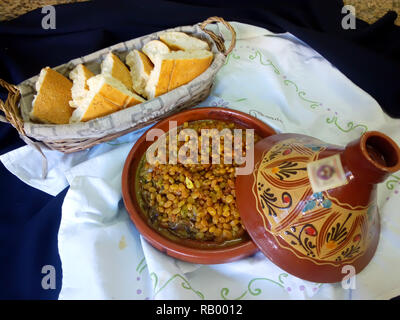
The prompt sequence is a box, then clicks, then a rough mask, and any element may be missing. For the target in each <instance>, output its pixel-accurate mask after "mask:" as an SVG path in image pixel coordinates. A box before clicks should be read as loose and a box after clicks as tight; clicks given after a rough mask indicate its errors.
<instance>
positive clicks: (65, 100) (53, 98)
mask: <svg viewBox="0 0 400 320" xmlns="http://www.w3.org/2000/svg"><path fill="white" fill-rule="evenodd" d="M71 88H72V82H71V81H70V80H68V79H67V78H66V77H64V76H63V75H62V74H60V73H58V72H57V71H55V70H53V69H51V68H49V67H46V68H43V69H42V70H41V71H40V75H39V79H38V80H37V81H36V92H37V94H36V95H35V97H34V99H33V101H32V110H31V112H30V114H29V117H30V119H31V120H32V121H35V122H42V123H52V124H67V123H69V118H70V117H71V115H72V112H73V110H74V109H73V108H71V107H70V105H69V101H70V100H71V99H72V96H71Z"/></svg>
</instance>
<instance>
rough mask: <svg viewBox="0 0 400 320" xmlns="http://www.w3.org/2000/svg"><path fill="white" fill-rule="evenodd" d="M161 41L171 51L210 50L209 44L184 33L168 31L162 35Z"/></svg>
mask: <svg viewBox="0 0 400 320" xmlns="http://www.w3.org/2000/svg"><path fill="white" fill-rule="evenodd" d="M160 40H161V41H162V42H164V43H165V44H167V45H168V47H169V48H170V49H171V50H184V51H190V50H209V49H210V48H209V46H208V43H207V42H205V41H203V40H200V39H198V38H195V37H191V36H189V35H187V34H186V33H183V32H178V31H168V32H164V33H162V34H161V35H160Z"/></svg>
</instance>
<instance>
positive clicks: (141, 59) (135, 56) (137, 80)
mask: <svg viewBox="0 0 400 320" xmlns="http://www.w3.org/2000/svg"><path fill="white" fill-rule="evenodd" d="M126 64H127V65H128V66H129V68H130V69H131V76H132V86H133V90H135V91H136V92H137V93H139V94H141V95H143V94H144V89H145V87H146V84H147V81H148V80H149V76H150V73H151V71H152V70H153V68H154V65H153V63H152V62H151V61H150V59H149V58H148V57H147V56H146V55H145V54H143V53H142V52H140V51H139V50H132V51H131V52H129V53H128V55H127V56H126Z"/></svg>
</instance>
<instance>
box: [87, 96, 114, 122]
mask: <svg viewBox="0 0 400 320" xmlns="http://www.w3.org/2000/svg"><path fill="white" fill-rule="evenodd" d="M121 109H122V107H120V106H117V105H116V104H114V103H112V102H111V101H109V100H107V99H106V98H104V97H103V96H102V95H100V94H96V95H95V96H94V97H93V99H92V101H91V103H90V105H89V107H88V108H87V109H86V112H85V113H84V114H83V116H82V118H81V120H80V121H81V122H86V121H89V120H92V119H95V118H99V117H104V116H106V115H109V114H110V113H113V112H115V111H119V110H121Z"/></svg>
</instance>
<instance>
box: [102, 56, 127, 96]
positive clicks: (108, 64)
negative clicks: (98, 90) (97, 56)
mask: <svg viewBox="0 0 400 320" xmlns="http://www.w3.org/2000/svg"><path fill="white" fill-rule="evenodd" d="M101 73H102V74H104V75H108V76H111V77H113V78H115V79H117V80H119V81H121V82H122V83H123V85H124V86H125V87H126V88H127V89H128V90H133V89H132V78H131V74H130V72H129V69H128V68H127V66H126V65H125V64H124V63H123V62H122V61H121V60H120V59H119V58H118V57H117V56H116V55H115V54H113V53H112V52H110V53H109V54H107V56H106V57H105V58H104V60H103V61H102V63H101Z"/></svg>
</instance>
